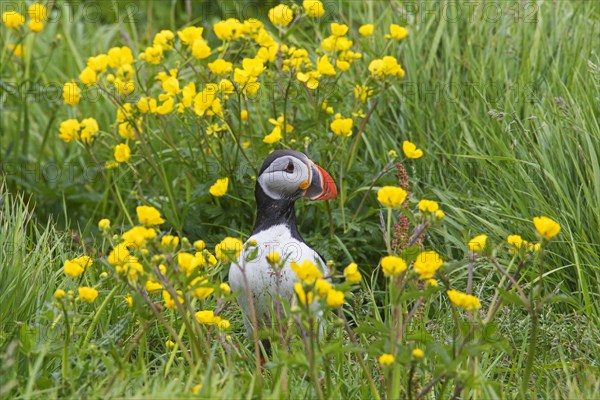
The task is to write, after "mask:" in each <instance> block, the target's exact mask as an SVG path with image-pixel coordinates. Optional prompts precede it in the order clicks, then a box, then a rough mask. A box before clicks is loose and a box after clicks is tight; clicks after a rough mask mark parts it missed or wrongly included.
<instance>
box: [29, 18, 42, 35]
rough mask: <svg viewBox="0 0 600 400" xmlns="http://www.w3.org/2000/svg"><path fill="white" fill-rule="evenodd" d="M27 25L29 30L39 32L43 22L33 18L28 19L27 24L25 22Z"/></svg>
mask: <svg viewBox="0 0 600 400" xmlns="http://www.w3.org/2000/svg"><path fill="white" fill-rule="evenodd" d="M27 26H28V27H29V29H30V30H31V32H36V33H37V32H41V31H42V29H44V23H43V22H42V21H36V20H35V19H32V20H31V21H29V24H27Z"/></svg>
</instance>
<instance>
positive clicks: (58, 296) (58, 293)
mask: <svg viewBox="0 0 600 400" xmlns="http://www.w3.org/2000/svg"><path fill="white" fill-rule="evenodd" d="M63 297H65V291H64V290H62V289H56V291H55V292H54V298H55V299H56V300H60V299H62V298H63Z"/></svg>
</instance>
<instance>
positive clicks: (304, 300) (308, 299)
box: [294, 282, 313, 305]
mask: <svg viewBox="0 0 600 400" xmlns="http://www.w3.org/2000/svg"><path fill="white" fill-rule="evenodd" d="M294 292H295V293H296V296H298V301H299V302H300V303H301V304H304V305H306V304H311V303H312V302H313V292H308V293H307V292H306V291H305V290H304V287H303V286H302V284H301V283H300V282H296V283H294Z"/></svg>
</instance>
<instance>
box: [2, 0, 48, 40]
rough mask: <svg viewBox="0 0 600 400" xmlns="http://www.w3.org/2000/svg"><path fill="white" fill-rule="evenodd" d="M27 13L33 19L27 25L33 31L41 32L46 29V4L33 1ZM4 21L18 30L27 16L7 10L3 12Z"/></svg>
mask: <svg viewBox="0 0 600 400" xmlns="http://www.w3.org/2000/svg"><path fill="white" fill-rule="evenodd" d="M27 14H28V15H29V18H30V19H31V20H30V21H29V24H28V25H27V26H28V27H29V29H30V30H31V31H32V32H35V33H37V32H41V31H42V29H44V21H46V19H47V9H46V6H44V5H43V4H40V3H33V4H31V5H30V6H29V8H28V9H27ZM2 23H3V24H4V26H6V27H7V28H8V29H14V30H17V29H19V28H20V27H21V25H23V24H24V23H25V16H24V15H23V14H21V13H19V12H17V11H14V10H12V11H5V12H3V13H2Z"/></svg>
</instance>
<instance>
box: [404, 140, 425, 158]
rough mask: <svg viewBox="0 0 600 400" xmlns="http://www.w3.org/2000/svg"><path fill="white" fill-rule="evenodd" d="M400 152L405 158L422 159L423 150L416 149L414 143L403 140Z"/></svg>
mask: <svg viewBox="0 0 600 400" xmlns="http://www.w3.org/2000/svg"><path fill="white" fill-rule="evenodd" d="M402 151H403V152H404V155H405V156H406V157H407V158H421V157H423V150H421V149H417V146H416V145H415V144H414V143H411V142H409V141H408V140H405V141H404V142H403V143H402Z"/></svg>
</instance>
